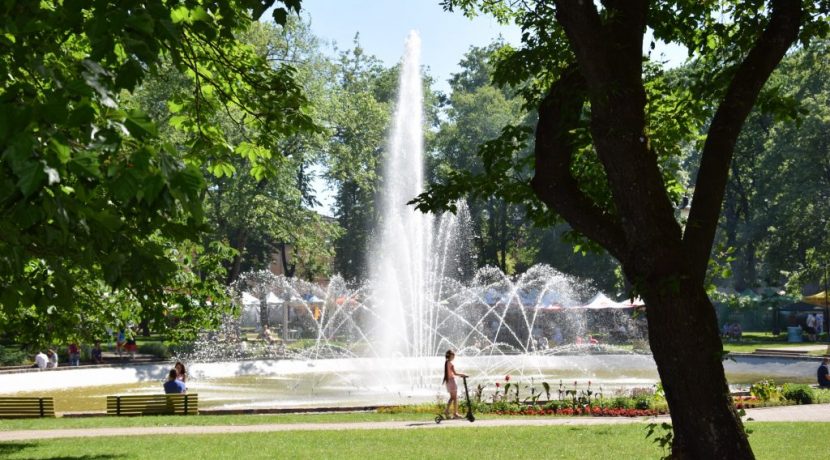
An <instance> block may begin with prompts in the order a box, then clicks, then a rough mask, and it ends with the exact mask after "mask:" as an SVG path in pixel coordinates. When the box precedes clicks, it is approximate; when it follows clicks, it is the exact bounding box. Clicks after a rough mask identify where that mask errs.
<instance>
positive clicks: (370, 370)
mask: <svg viewBox="0 0 830 460" xmlns="http://www.w3.org/2000/svg"><path fill="white" fill-rule="evenodd" d="M442 363H443V358H442V357H434V358H398V359H377V358H371V359H370V358H366V359H363V358H350V359H319V360H308V361H303V360H258V361H240V362H215V363H195V364H193V365H191V366H189V369H188V371H189V374H190V380H189V381H188V391H189V392H191V393H198V394H199V399H200V402H199V403H200V407H201V408H226V409H234V408H305V407H307V408H313V407H335V406H339V407H344V406H368V405H386V404H414V403H423V402H432V401H438V400H440V399H443V398H444V389H443V387H442V386H441V384H440V383H441V379H442V374H441V372H442V367H441V366H442ZM724 366H725V368H726V371H727V376H728V378H729V381H730V384H732V385H735V386H740V385H744V386H747V385H749V384H751V383H752V382H755V381H758V380H760V379H762V378H773V379H775V380H776V381H778V382H784V381H790V382H801V383H810V382H812V380H813V375H814V373H815V368H816V367H817V366H818V363H817V362H814V361H810V360H787V359H778V358H769V359H757V358H754V359H743V358H740V359H738V360H737V361H732V360H727V361H726V362H724ZM425 368H427V369H432V371H431V372H427V373H424V372H423V369H425ZM456 368H457V369H458V371H459V372H466V373H469V374H471V378H470V379H469V382H468V383H469V385H470V391H473V389H474V388H475V387H476V386H477V385H479V384H481V385H484V386H485V390H484V391H485V395H488V394H491V393H492V392H493V390H495V383H496V382H502V383H503V382H504V377H505V376H506V375H510V376H511V382H513V383H515V382H519V383H520V384H521V395H522V398H524V397H526V396H528V395H529V388H530V387H531V386H533V387H534V388H535V389H536V391H537V392H539V391H542V385H541V382H547V383H548V384H549V385H550V386H551V391H552V393H553V396H554V397H556V394H557V393H556V389H557V388H558V387H559V384H560V381H561V382H562V383H563V384H564V385H565V387H566V388H573V385H574V382H577V383H576V384H577V387H578V388H579V389H584V388H587V386H588V385H589V382H590V385H591V388H592V390H594V391H599V390H600V389H601V390H602V391H603V393H604V394H606V395H611V394H613V393H614V392H615V391H618V390H622V389H630V388H633V387H650V386H652V385H654V384H656V383H657V381H658V376H657V369H656V366H655V364H654V360H653V359H652V357H651V356H650V355H636V354H619V355H613V354H612V355H608V354H605V355H574V356H540V355H530V354H524V355H502V356H493V357H463V356H462V357H459V358H457V359H456ZM169 369H170V365H169V364H142V365H135V366H129V365H124V366H116V367H96V368H93V367H90V368H83V367H81V368H77V369H58V370H57V371H46V372H23V373H16V374H4V375H0V394H4V395H12V394H14V395H18V396H25V395H44V394H48V395H52V396H54V397H55V406H56V410H57V411H58V412H76V411H103V410H104V409H105V405H106V404H105V396H107V395H114V394H149V393H159V392H161V383H162V381H163V379H164V377H165V376H166V375H167V372H168V371H169ZM395 382H411V383H409V384H404V385H402V384H399V383H395ZM459 384H460V382H459Z"/></svg>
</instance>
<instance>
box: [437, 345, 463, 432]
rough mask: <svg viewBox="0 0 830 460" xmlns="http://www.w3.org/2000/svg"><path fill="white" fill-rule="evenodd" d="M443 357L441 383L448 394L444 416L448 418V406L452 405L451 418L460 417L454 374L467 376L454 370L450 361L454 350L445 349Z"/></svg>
mask: <svg viewBox="0 0 830 460" xmlns="http://www.w3.org/2000/svg"><path fill="white" fill-rule="evenodd" d="M444 358H445V360H444V381H443V382H442V383H444V384H446V385H447V392H448V393H449V394H450V399H448V400H447V408H446V409H445V410H444V415H445V416H446V418H450V406H452V411H453V412H452V418H454V419H456V418H461V414H459V413H458V385H457V384H456V383H455V376H456V375H457V376H459V377H467V374H461V373H458V372H456V371H455V365H453V363H452V361H453V360H454V359H455V352H453V351H452V350H447V353H446V354H445V355H444Z"/></svg>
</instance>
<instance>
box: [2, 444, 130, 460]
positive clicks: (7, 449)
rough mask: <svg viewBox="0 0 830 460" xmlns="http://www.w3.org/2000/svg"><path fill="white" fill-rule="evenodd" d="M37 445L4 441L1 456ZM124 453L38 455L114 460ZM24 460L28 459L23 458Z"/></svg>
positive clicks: (71, 459) (64, 459) (55, 459)
mask: <svg viewBox="0 0 830 460" xmlns="http://www.w3.org/2000/svg"><path fill="white" fill-rule="evenodd" d="M34 447H37V444H35V443H30V442H29V443H22V442H21V443H15V442H2V443H0V458H7V457H9V456H11V455H12V454H16V453H18V452H22V451H24V450H25V449H31V448H34ZM123 457H124V456H123V455H107V454H104V455H59V456H55V457H37V458H39V459H48V460H112V459H117V458H123ZM22 460H27V459H26V458H23V459H22Z"/></svg>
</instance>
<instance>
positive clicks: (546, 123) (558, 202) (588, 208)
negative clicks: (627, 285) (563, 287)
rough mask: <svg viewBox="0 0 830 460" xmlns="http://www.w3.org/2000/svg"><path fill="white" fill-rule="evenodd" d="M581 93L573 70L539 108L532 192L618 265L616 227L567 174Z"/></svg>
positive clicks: (621, 241)
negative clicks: (611, 257)
mask: <svg viewBox="0 0 830 460" xmlns="http://www.w3.org/2000/svg"><path fill="white" fill-rule="evenodd" d="M585 92H586V89H585V80H584V79H583V77H582V75H581V74H580V72H579V70H577V68H576V66H574V67H572V68H571V69H569V70H568V71H566V73H565V74H564V75H563V76H562V78H560V79H559V80H558V81H557V82H556V83H554V84H553V86H551V89H550V91H549V92H548V95H547V96H545V99H544V100H543V101H542V104H541V105H540V106H539V122H538V124H537V127H536V150H535V156H536V159H535V162H536V163H535V175H534V177H533V179H532V180H531V186H532V187H533V191H534V192H535V193H536V195H537V196H538V197H539V199H540V200H542V201H543V202H544V203H545V204H546V205H547V206H548V207H549V208H551V209H552V210H554V211H555V212H557V213H558V214H559V215H561V216H562V217H563V218H565V220H567V221H568V222H569V223H570V224H571V226H572V227H573V229H574V230H576V231H578V232H580V233H582V234H583V235H585V236H587V237H588V238H591V239H592V240H594V241H596V242H597V243H599V244H600V245H602V246H603V247H605V248H606V249H607V250H608V251H609V252H610V253H611V254H612V255H614V256H615V257H617V259H619V260H623V257H624V254H625V253H626V249H627V246H626V242H625V237H624V234H623V230H622V227H621V226H620V224H619V222H617V221H616V220H615V219H614V218H612V217H611V216H610V215H609V214H607V213H605V212H604V211H603V210H602V209H601V208H600V207H599V206H597V204H596V203H594V201H593V200H592V199H591V198H590V197H588V196H587V195H585V193H583V192H582V190H580V189H579V184H578V183H577V181H576V179H575V178H574V177H573V175H572V174H571V169H570V163H571V156H572V154H573V149H574V139H573V134H571V131H572V130H573V129H574V128H575V127H576V126H577V123H578V121H579V117H580V113H581V111H582V106H583V104H584V101H585V97H586V96H585Z"/></svg>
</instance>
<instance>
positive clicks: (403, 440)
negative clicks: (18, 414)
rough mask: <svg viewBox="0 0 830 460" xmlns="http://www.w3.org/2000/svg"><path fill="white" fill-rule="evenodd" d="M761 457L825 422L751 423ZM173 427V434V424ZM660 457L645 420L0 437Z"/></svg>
mask: <svg viewBox="0 0 830 460" xmlns="http://www.w3.org/2000/svg"><path fill="white" fill-rule="evenodd" d="M749 427H750V428H751V429H752V430H754V432H753V434H752V435H751V436H750V443H751V444H752V447H753V450H754V451H755V455H756V457H757V458H758V459H776V460H781V459H784V460H786V459H796V458H804V457H805V449H808V447H806V446H814V448H813V450H812V451H813V452H816V451H815V448H818V449H819V451H820V450H821V448H820V447H815V446H816V444H815V442H816V440H821V439H827V437H828V436H830V424H826V423H750V424H749ZM171 434H175V433H174V432H173V431H172V430H171ZM611 452H613V457H614V458H616V459H640V458H658V457H660V456H661V455H663V454H665V452H663V451H662V450H661V449H660V447H658V446H657V445H656V444H655V443H653V442H652V441H651V440H648V439H646V438H645V426H644V425H640V424H632V425H597V426H550V427H509V428H507V427H491V428H480V427H473V426H471V427H467V428H464V429H452V428H438V429H426V430H425V429H407V430H360V431H353V430H347V431H294V432H272V433H237V434H220V435H215V434H204V435H175V436H171V435H159V436H136V437H101V438H84V439H83V440H82V441H81V442H79V440H78V439H57V440H51V441H17V442H8V443H0V457H2V458H5V459H36V458H52V459H56V458H73V459H79V458H84V459H143V458H163V457H167V456H174V457H178V456H181V455H186V456H187V457H189V458H198V459H200V460H202V459H214V458H216V459H218V458H245V459H260V458H263V459H265V458H267V459H271V458H309V459H311V458H345V459H349V458H356V459H366V458H446V457H447V456H448V455H451V456H452V457H453V458H462V459H463V458H470V459H473V458H541V457H544V458H551V459H571V458H580V459H581V458H608V457H609V454H610V453H611Z"/></svg>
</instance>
